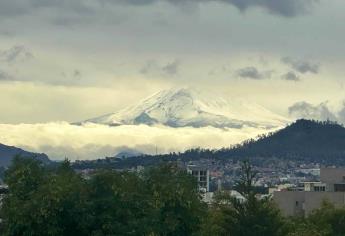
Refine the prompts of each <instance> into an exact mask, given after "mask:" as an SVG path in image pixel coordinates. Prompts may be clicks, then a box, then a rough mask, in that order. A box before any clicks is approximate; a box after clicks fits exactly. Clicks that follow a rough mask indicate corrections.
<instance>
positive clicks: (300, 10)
mask: <svg viewBox="0 0 345 236" xmlns="http://www.w3.org/2000/svg"><path fill="white" fill-rule="evenodd" d="M115 1H116V0H115ZM158 1H159V0H120V2H122V3H126V4H132V5H146V4H152V3H154V2H158ZM161 1H163V0H161ZM165 1H166V2H169V3H171V4H175V5H181V4H190V3H196V4H199V3H207V2H220V3H226V4H231V5H233V6H235V7H236V8H238V9H239V10H240V11H242V12H244V11H246V10H247V9H249V8H252V7H260V8H263V9H265V10H267V11H268V12H269V13H272V14H276V15H281V16H285V17H294V16H297V15H301V14H304V13H306V12H308V11H309V10H310V9H311V7H312V6H313V4H314V3H316V2H318V1H317V0H165ZM107 2H114V0H107Z"/></svg>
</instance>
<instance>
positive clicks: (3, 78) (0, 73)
mask: <svg viewBox="0 0 345 236" xmlns="http://www.w3.org/2000/svg"><path fill="white" fill-rule="evenodd" d="M6 80H12V76H11V75H9V74H7V73H6V72H5V71H2V70H0V81H6Z"/></svg>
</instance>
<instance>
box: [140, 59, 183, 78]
mask: <svg viewBox="0 0 345 236" xmlns="http://www.w3.org/2000/svg"><path fill="white" fill-rule="evenodd" d="M179 67H180V62H179V61H178V60H174V61H172V62H169V63H167V64H165V65H163V66H162V65H160V64H159V63H158V62H157V61H155V60H149V61H147V62H146V64H145V65H144V66H143V67H142V68H141V69H140V71H139V72H140V73H141V74H145V75H151V74H160V75H163V76H174V75H177V74H178V71H179Z"/></svg>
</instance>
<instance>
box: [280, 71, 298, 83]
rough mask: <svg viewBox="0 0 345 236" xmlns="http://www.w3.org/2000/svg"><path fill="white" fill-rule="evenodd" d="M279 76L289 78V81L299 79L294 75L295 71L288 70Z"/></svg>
mask: <svg viewBox="0 0 345 236" xmlns="http://www.w3.org/2000/svg"><path fill="white" fill-rule="evenodd" d="M281 78H282V79H283V80H289V81H300V80H301V79H300V78H299V76H298V75H296V73H295V72H293V71H289V72H287V73H286V74H284V75H282V76H281Z"/></svg>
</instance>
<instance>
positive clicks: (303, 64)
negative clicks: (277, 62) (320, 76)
mask: <svg viewBox="0 0 345 236" xmlns="http://www.w3.org/2000/svg"><path fill="white" fill-rule="evenodd" d="M281 61H282V62H283V63H285V64H286V65H289V66H290V67H291V68H292V69H294V70H296V71H297V72H299V73H302V74H305V73H308V72H309V73H312V74H317V73H319V69H320V65H319V64H316V63H312V62H309V61H303V60H296V59H293V58H291V57H283V58H282V59H281Z"/></svg>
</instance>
